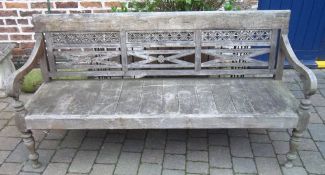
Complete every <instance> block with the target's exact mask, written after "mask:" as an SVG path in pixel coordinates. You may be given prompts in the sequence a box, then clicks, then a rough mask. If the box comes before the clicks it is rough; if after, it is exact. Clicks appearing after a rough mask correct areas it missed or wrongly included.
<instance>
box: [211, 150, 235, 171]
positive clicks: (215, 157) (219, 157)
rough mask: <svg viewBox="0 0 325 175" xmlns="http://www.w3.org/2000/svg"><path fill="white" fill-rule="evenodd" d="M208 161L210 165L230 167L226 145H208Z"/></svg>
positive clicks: (229, 157)
mask: <svg viewBox="0 0 325 175" xmlns="http://www.w3.org/2000/svg"><path fill="white" fill-rule="evenodd" d="M209 163H210V166H211V167H217V168H231V167H232V163H231V156H230V151H229V148H228V147H219V146H218V147H217V146H210V147H209Z"/></svg>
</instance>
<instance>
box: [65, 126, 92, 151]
mask: <svg viewBox="0 0 325 175" xmlns="http://www.w3.org/2000/svg"><path fill="white" fill-rule="evenodd" d="M85 135H86V132H85V131H84V130H71V131H69V133H68V134H67V136H65V138H64V140H63V141H62V143H61V147H63V148H78V147H79V146H80V145H81V142H82V140H83V138H84V137H85Z"/></svg>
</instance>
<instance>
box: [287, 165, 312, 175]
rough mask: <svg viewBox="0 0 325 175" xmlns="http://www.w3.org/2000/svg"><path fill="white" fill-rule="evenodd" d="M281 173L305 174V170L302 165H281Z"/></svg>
mask: <svg viewBox="0 0 325 175" xmlns="http://www.w3.org/2000/svg"><path fill="white" fill-rule="evenodd" d="M282 172H283V175H307V172H306V170H305V169H304V168H303V167H292V168H286V167H282Z"/></svg>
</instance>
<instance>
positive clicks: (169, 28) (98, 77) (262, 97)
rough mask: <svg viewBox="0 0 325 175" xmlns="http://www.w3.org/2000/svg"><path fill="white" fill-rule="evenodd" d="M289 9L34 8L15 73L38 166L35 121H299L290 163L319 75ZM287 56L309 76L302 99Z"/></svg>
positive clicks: (14, 93) (249, 124) (66, 124)
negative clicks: (292, 30)
mask: <svg viewBox="0 0 325 175" xmlns="http://www.w3.org/2000/svg"><path fill="white" fill-rule="evenodd" d="M289 18H290V11H242V12H166V13H165V12H162V13H160V12H157V13H114V14H73V15H61V14H60V15H36V16H34V17H33V23H34V25H35V32H36V34H35V38H36V45H35V48H34V50H33V52H32V54H31V56H30V58H29V60H28V61H27V63H26V64H25V65H24V66H23V67H22V68H20V69H19V70H18V71H16V72H15V74H14V75H13V76H12V77H11V78H10V80H9V82H8V94H9V95H10V96H11V97H13V98H14V99H15V100H16V104H15V106H14V107H15V110H16V112H17V115H16V122H17V126H18V128H19V129H20V131H21V132H22V133H23V137H24V142H25V144H26V145H27V147H28V149H29V151H30V155H29V159H30V160H31V161H32V163H33V166H34V167H39V165H40V164H39V162H38V154H37V153H36V151H35V143H34V139H33V136H32V132H31V129H158V128H159V129H170V128H174V129H175V128H190V129H196V128H293V129H294V130H293V135H292V138H291V141H290V152H289V153H288V156H287V158H288V160H289V161H288V163H287V164H286V165H287V166H292V160H294V159H295V157H296V149H297V146H298V142H299V138H300V137H301V136H302V132H303V131H304V130H305V129H306V126H307V124H308V121H309V112H308V110H309V108H310V106H311V103H310V100H309V98H310V96H311V95H313V94H314V93H315V91H316V87H317V80H316V78H315V75H314V74H313V72H312V71H311V70H309V69H308V68H307V67H305V66H304V65H303V64H302V63H300V62H299V60H298V59H297V57H296V56H295V54H294V52H293V50H292V48H291V46H290V43H289V40H288V35H287V34H288V23H289ZM285 58H286V59H287V61H288V62H289V63H290V64H291V66H292V67H293V68H294V69H295V70H296V71H297V72H299V73H300V75H301V77H302V81H303V84H304V87H303V89H304V94H305V99H302V100H301V101H300V105H299V103H298V102H297V101H296V99H295V98H294V96H293V95H292V94H291V93H290V91H289V90H288V89H287V88H286V85H285V84H284V83H283V82H282V81H281V78H282V74H283V66H284V62H285ZM265 59H267V61H265ZM38 61H39V62H40V67H41V70H42V73H43V77H44V80H45V82H44V83H43V84H42V86H41V87H40V88H39V90H38V91H37V92H36V93H35V94H34V96H33V97H32V99H31V100H30V101H29V102H28V103H27V104H26V105H24V104H23V103H22V102H21V101H19V81H20V80H21V79H22V78H23V76H24V75H25V74H26V73H28V71H30V70H31V69H32V68H33V67H35V66H36V65H37V63H38ZM67 77H78V79H79V80H69V79H67ZM80 77H82V78H81V79H80ZM63 79H64V80H63ZM86 79H87V80H86Z"/></svg>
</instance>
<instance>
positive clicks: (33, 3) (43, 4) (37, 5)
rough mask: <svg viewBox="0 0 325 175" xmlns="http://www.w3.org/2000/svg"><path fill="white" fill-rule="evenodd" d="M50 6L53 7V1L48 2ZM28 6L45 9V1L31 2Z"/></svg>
mask: <svg viewBox="0 0 325 175" xmlns="http://www.w3.org/2000/svg"><path fill="white" fill-rule="evenodd" d="M50 6H51V8H53V7H54V6H53V3H50ZM30 7H31V8H32V9H47V2H32V3H31V5H30Z"/></svg>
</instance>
